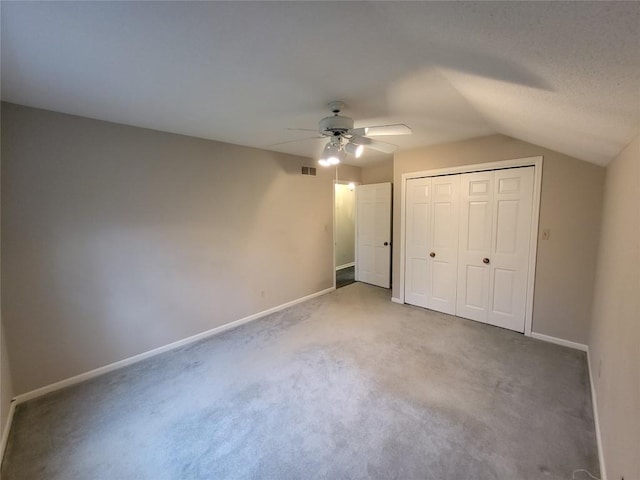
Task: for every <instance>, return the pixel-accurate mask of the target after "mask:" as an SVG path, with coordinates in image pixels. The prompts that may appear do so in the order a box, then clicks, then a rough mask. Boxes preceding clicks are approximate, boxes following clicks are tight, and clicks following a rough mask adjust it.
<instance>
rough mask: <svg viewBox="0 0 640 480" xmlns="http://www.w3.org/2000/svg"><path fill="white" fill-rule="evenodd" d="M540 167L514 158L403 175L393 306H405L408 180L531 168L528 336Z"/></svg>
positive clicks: (538, 161)
mask: <svg viewBox="0 0 640 480" xmlns="http://www.w3.org/2000/svg"><path fill="white" fill-rule="evenodd" d="M542 163H543V157H542V156H537V157H527V158H515V159H513V160H502V161H498V162H488V163H477V164H472V165H462V166H459V167H447V168H438V169H434V170H423V171H419V172H408V173H403V174H402V179H401V181H400V266H399V267H400V275H399V283H400V288H399V295H398V297H397V298H392V299H391V300H392V301H394V302H396V303H405V302H404V286H405V285H404V284H405V282H404V275H405V255H406V234H405V232H406V226H407V217H406V201H407V199H406V191H407V180H409V179H411V178H421V177H437V176H441V175H455V174H460V173H473V172H483V171H487V170H504V169H507V168H517V167H534V178H533V211H532V212H531V239H530V243H529V245H530V247H529V271H528V274H527V300H526V306H525V318H524V334H525V336H527V337H530V336H531V324H532V320H533V294H534V291H533V290H534V284H535V278H536V256H537V252H538V224H539V220H540V198H541V193H542Z"/></svg>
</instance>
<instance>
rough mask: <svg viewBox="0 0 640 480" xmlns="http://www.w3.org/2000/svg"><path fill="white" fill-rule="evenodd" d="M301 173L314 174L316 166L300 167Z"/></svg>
mask: <svg viewBox="0 0 640 480" xmlns="http://www.w3.org/2000/svg"><path fill="white" fill-rule="evenodd" d="M302 175H313V176H314V177H315V176H316V167H302Z"/></svg>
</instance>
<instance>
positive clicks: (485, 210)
mask: <svg viewBox="0 0 640 480" xmlns="http://www.w3.org/2000/svg"><path fill="white" fill-rule="evenodd" d="M533 179H534V168H533V167H524V168H512V169H506V170H496V171H492V172H478V173H468V174H463V175H462V176H461V180H460V191H461V194H460V242H459V260H458V289H457V290H458V291H457V304H456V315H458V316H461V317H465V318H470V319H472V320H478V321H481V322H485V323H489V324H491V325H496V326H499V327H503V328H508V329H511V330H516V331H518V332H524V323H525V309H526V294H527V278H528V265H529V246H530V245H529V244H530V235H531V215H532V208H533Z"/></svg>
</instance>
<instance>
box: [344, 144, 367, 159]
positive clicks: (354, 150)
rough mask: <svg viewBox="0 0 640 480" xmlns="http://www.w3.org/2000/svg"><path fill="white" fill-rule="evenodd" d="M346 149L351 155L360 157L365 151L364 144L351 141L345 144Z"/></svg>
mask: <svg viewBox="0 0 640 480" xmlns="http://www.w3.org/2000/svg"><path fill="white" fill-rule="evenodd" d="M344 149H345V150H346V152H347V153H348V154H350V155H353V156H355V157H356V158H360V157H361V156H362V152H364V146H363V145H356V144H355V143H353V142H349V143H347V144H346V145H345V147H344Z"/></svg>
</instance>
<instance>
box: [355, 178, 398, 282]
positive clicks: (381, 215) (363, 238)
mask: <svg viewBox="0 0 640 480" xmlns="http://www.w3.org/2000/svg"><path fill="white" fill-rule="evenodd" d="M356 206H357V207H356V208H357V210H356V224H357V229H356V234H357V239H356V272H355V273H356V280H358V281H360V282H366V283H371V284H373V285H377V286H379V287H383V288H389V287H390V284H391V183H377V184H373V185H359V186H358V187H356Z"/></svg>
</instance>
